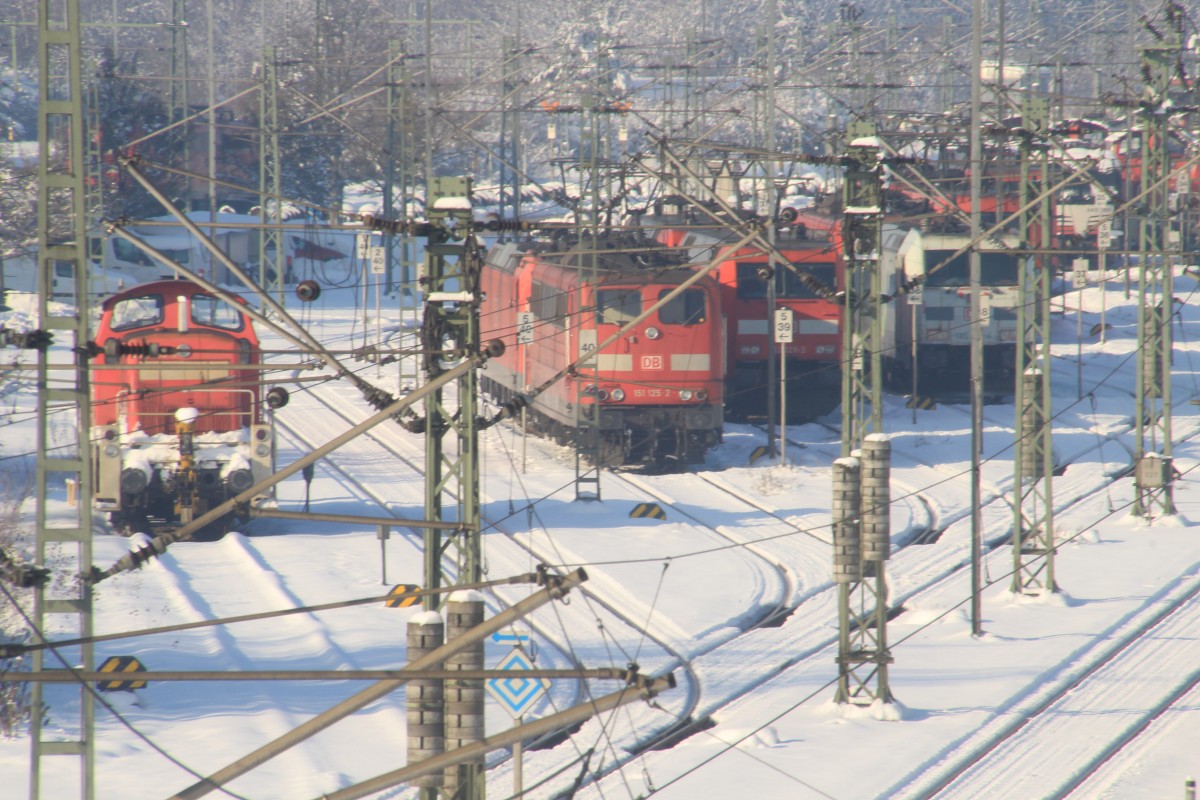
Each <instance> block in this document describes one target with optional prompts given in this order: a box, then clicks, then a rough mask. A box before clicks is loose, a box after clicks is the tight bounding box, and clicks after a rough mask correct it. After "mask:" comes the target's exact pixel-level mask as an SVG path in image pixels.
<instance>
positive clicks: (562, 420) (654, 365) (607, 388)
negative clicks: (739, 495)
mask: <svg viewBox="0 0 1200 800" xmlns="http://www.w3.org/2000/svg"><path fill="white" fill-rule="evenodd" d="M509 247H510V248H511V246H509ZM643 247H646V248H647V250H646V253H639V254H638V255H637V256H636V257H634V256H631V255H630V254H627V253H620V252H608V253H605V255H604V257H603V258H599V259H597V260H595V261H594V262H593V261H592V260H591V258H590V254H585V252H584V249H583V248H581V249H580V250H578V251H575V252H571V253H563V254H560V255H557V256H555V257H554V258H548V257H546V256H544V255H542V256H537V255H528V254H525V255H522V254H521V253H519V252H518V251H516V250H513V249H504V248H503V247H502V248H500V249H499V250H496V251H494V252H493V254H492V255H491V256H490V257H489V261H488V267H487V268H486V269H485V276H484V287H485V291H486V292H487V300H486V301H485V303H484V306H483V320H484V323H483V327H484V329H485V336H499V337H500V338H503V339H504V340H505V341H506V343H509V342H515V346H512V347H510V348H509V349H508V350H507V351H506V353H505V355H504V356H503V357H502V358H501V359H499V360H498V363H493V364H489V369H488V375H487V378H486V379H485V387H486V388H487V389H488V390H489V391H491V392H492V393H493V394H495V395H497V396H499V397H500V398H506V397H508V396H510V395H512V394H522V393H526V392H528V391H529V390H530V389H531V388H535V387H540V386H543V385H545V386H547V388H546V389H545V391H544V392H542V393H541V394H540V395H539V396H538V397H537V398H536V399H535V403H534V406H533V409H534V411H535V412H536V414H537V416H538V418H539V421H538V424H539V425H540V426H541V427H543V428H545V429H546V430H547V432H549V433H551V434H553V435H555V436H557V437H558V438H559V439H560V440H562V441H564V442H565V441H574V442H577V443H579V444H580V446H581V447H583V448H585V449H590V448H591V446H592V445H594V446H595V449H596V451H597V453H598V459H599V460H600V462H601V463H604V464H608V465H617V464H631V463H632V464H637V463H645V464H655V465H659V466H663V465H666V464H668V463H670V462H677V463H697V462H699V461H702V460H703V455H704V452H705V450H707V449H708V448H709V447H711V446H713V445H714V444H716V443H717V442H719V441H720V437H721V429H722V426H723V414H722V396H723V385H722V378H723V369H724V341H723V336H722V331H721V324H720V321H721V315H720V296H719V293H718V291H717V288H716V285H715V284H714V282H713V281H711V280H709V279H707V278H706V279H703V280H700V281H698V282H696V283H695V284H694V285H690V286H687V287H681V284H683V283H684V282H685V281H687V280H689V279H693V278H694V277H695V275H694V273H692V272H690V271H688V270H684V269H678V268H673V267H671V266H670V265H665V266H664V265H663V264H659V265H658V267H659V268H658V269H655V268H654V267H653V266H651V262H652V261H653V260H654V259H653V258H651V257H649V255H648V253H649V252H650V249H649V248H648V246H647V245H645V243H643ZM660 301H665V302H663V305H662V306H661V307H659V308H657V309H654V308H653V307H654V306H655V304H657V303H659V302H660ZM652 309H653V310H652ZM518 327H521V328H522V329H523V333H522V334H521V335H518V330H517V328H518ZM564 373H565V377H563V378H562V379H561V380H557V381H555V380H554V379H555V378H556V376H562V375H564Z"/></svg>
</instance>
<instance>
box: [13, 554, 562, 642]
mask: <svg viewBox="0 0 1200 800" xmlns="http://www.w3.org/2000/svg"><path fill="white" fill-rule="evenodd" d="M2 554H3V551H0V556H2ZM549 575H550V572H549V569H548V568H547V567H546V566H544V565H539V566H538V569H537V571H536V572H526V573H523V574H521V575H514V576H512V577H510V578H496V579H494V580H490V581H481V582H480V583H474V584H470V585H467V586H455V587H439V588H437V589H413V590H412V591H409V592H403V593H400V594H392V593H390V592H389V593H388V594H382V595H374V596H372V597H356V598H354V599H353V600H336V601H334V602H331V603H318V604H317V605H312V606H297V607H295V608H285V609H281V610H277V611H259V612H256V613H254V614H241V615H238V616H236V617H220V618H218V619H203V620H197V621H195V622H180V623H177V624H175V625H162V626H160V627H157V628H143V629H140V630H134V631H122V632H121V633H104V634H100V635H98V636H89V637H87V638H86V639H55V640H53V641H43V642H34V643H32V644H0V658H11V657H13V656H19V655H21V654H22V653H29V652H33V651H35V650H47V649H50V648H54V647H68V646H71V645H77V644H83V643H84V642H89V643H92V644H95V643H97V642H114V641H121V640H124V639H137V638H141V637H144V636H156V635H159V634H163V633H177V632H179V631H188V630H195V629H197V628H211V627H214V626H217V625H235V624H237V623H239V622H255V621H258V620H264V619H275V618H277V617H287V616H292V615H294V614H313V613H317V612H320V611H335V610H337V609H340V608H354V607H355V606H364V605H370V604H372V603H383V602H386V601H395V600H404V599H416V598H420V597H425V596H427V595H436V594H447V593H449V592H453V591H457V590H458V589H476V590H482V589H492V588H495V587H497V586H521V585H535V586H546V585H547V583H548V582H549V580H548V576H549Z"/></svg>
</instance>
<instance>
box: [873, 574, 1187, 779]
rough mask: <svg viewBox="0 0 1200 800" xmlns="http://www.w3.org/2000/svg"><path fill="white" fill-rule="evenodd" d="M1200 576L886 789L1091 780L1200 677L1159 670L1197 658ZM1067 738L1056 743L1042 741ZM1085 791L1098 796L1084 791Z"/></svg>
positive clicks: (1165, 593)
mask: <svg viewBox="0 0 1200 800" xmlns="http://www.w3.org/2000/svg"><path fill="white" fill-rule="evenodd" d="M1198 595H1200V579H1198V578H1197V576H1196V574H1195V573H1193V574H1191V575H1188V576H1186V577H1183V578H1181V579H1180V580H1178V581H1176V582H1175V583H1174V584H1173V585H1171V586H1169V587H1166V588H1165V589H1163V590H1161V591H1160V592H1158V593H1156V596H1155V598H1154V601H1153V602H1151V603H1148V604H1147V605H1145V606H1143V608H1142V609H1141V610H1140V611H1139V612H1138V613H1136V614H1134V615H1131V616H1130V617H1129V618H1127V619H1125V620H1122V621H1121V622H1120V623H1119V624H1117V625H1115V626H1114V627H1113V629H1112V630H1111V631H1110V632H1109V633H1108V635H1107V636H1105V637H1103V638H1101V639H1098V640H1096V641H1094V642H1093V643H1092V644H1091V645H1090V647H1089V648H1088V650H1087V652H1085V653H1082V654H1080V657H1079V658H1078V660H1077V661H1076V663H1075V664H1074V665H1072V667H1071V668H1068V669H1065V670H1063V671H1062V672H1061V673H1059V674H1058V675H1056V676H1054V678H1053V680H1052V681H1051V682H1049V683H1048V684H1046V685H1042V686H1040V687H1038V691H1035V692H1031V693H1029V694H1027V695H1026V696H1025V697H1024V698H1022V699H1021V700H1020V701H1019V702H1017V703H1015V704H1013V705H1011V706H1010V707H1009V708H1007V709H1006V710H1005V713H1003V714H999V715H997V716H995V717H994V718H993V719H992V720H991V721H990V722H989V723H988V724H986V725H984V726H982V727H981V728H979V729H978V730H976V731H975V732H973V733H972V734H971V735H970V736H969V737H967V738H966V739H964V740H963V741H961V742H959V743H958V744H957V746H955V747H953V748H952V749H951V750H950V751H949V752H948V753H943V758H942V759H941V761H940V763H939V765H938V767H937V768H936V769H935V770H930V771H926V772H924V773H923V774H922V776H921V780H919V781H917V782H915V783H914V784H910V785H898V786H896V787H894V789H893V790H891V791H889V792H888V793H887V796H889V797H897V798H900V797H903V798H913V799H914V800H918V799H919V800H925V799H926V798H934V797H937V798H939V799H944V800H952V799H953V798H973V797H980V796H988V795H993V794H995V793H997V792H1000V791H1002V792H1003V794H1004V796H1007V797H1043V798H1047V800H1050V799H1051V798H1054V799H1055V800H1058V799H1059V798H1067V797H1070V796H1072V795H1073V794H1074V793H1075V792H1076V791H1077V790H1079V789H1080V788H1081V787H1084V786H1086V785H1088V784H1089V782H1091V781H1092V780H1093V779H1094V778H1096V777H1097V775H1098V773H1100V772H1101V770H1102V769H1103V768H1104V765H1105V764H1107V763H1108V762H1109V761H1110V760H1111V759H1113V758H1114V757H1116V756H1117V755H1118V754H1120V753H1121V752H1122V751H1123V750H1124V749H1125V748H1127V747H1130V746H1131V743H1133V742H1134V741H1135V740H1136V739H1137V738H1138V736H1139V735H1140V734H1141V733H1142V732H1143V731H1145V730H1146V729H1147V728H1148V727H1149V726H1150V725H1152V724H1153V723H1154V722H1155V721H1156V720H1158V719H1159V718H1160V717H1161V716H1162V715H1163V714H1164V713H1165V712H1166V711H1167V710H1169V709H1170V708H1172V707H1173V706H1175V705H1177V704H1178V703H1180V702H1181V701H1182V700H1184V699H1185V698H1186V697H1188V696H1189V695H1190V694H1191V693H1193V692H1194V691H1195V690H1196V687H1197V686H1198V685H1200V669H1196V670H1193V671H1192V673H1191V674H1190V675H1189V676H1187V677H1186V678H1184V679H1182V680H1178V679H1175V680H1169V679H1166V678H1164V677H1163V675H1162V673H1161V671H1160V670H1158V669H1157V666H1158V665H1159V664H1161V663H1163V662H1164V661H1173V660H1184V661H1188V662H1191V663H1193V664H1194V663H1200V641H1197V640H1196V638H1195V636H1194V635H1193V634H1194V632H1195V630H1196V628H1197V626H1198V625H1200V603H1196V602H1194V601H1195V599H1196V597H1197V596H1198ZM1045 741H1056V742H1059V743H1061V744H1060V746H1059V747H1057V748H1056V749H1055V750H1054V751H1053V753H1052V754H1051V753H1047V752H1046V751H1045V748H1039V746H1038V742H1045ZM1083 796H1094V795H1092V794H1091V793H1090V792H1085V793H1084V795H1083Z"/></svg>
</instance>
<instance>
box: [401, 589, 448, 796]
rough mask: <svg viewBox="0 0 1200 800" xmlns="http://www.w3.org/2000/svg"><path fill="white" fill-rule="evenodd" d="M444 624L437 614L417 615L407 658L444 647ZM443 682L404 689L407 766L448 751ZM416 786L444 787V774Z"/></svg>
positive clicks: (411, 627)
mask: <svg viewBox="0 0 1200 800" xmlns="http://www.w3.org/2000/svg"><path fill="white" fill-rule="evenodd" d="M444 633H445V625H444V624H443V622H442V617H441V615H440V614H438V613H437V612H436V611H425V612H422V613H418V614H415V615H414V616H413V617H412V619H410V620H409V621H408V659H409V661H412V660H415V659H417V658H420V657H421V656H424V655H427V654H428V653H430V652H432V651H433V650H436V649H437V648H439V647H441V646H442V641H443V638H444ZM442 699H443V690H442V682H441V681H440V680H421V679H418V680H412V681H409V682H408V684H407V686H405V708H406V710H407V713H408V763H409V764H415V763H417V762H419V761H424V760H425V759H427V758H432V757H433V756H436V755H441V754H442V753H444V752H445V751H446V728H445V717H444V711H443V704H442ZM412 785H413V786H422V787H430V786H441V785H442V773H440V772H432V773H429V774H428V775H422V776H421V777H418V778H415V779H413V781H412Z"/></svg>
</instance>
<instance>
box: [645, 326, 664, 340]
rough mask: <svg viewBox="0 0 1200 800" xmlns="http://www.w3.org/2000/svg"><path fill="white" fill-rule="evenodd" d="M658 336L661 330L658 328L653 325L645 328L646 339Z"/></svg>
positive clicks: (660, 334)
mask: <svg viewBox="0 0 1200 800" xmlns="http://www.w3.org/2000/svg"><path fill="white" fill-rule="evenodd" d="M660 336H662V331H660V330H659V329H658V328H655V327H654V326H651V327H649V328H646V338H647V339H657V338H658V337H660Z"/></svg>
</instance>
